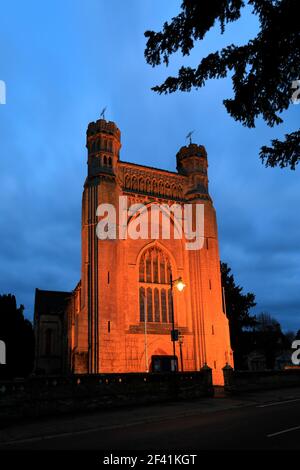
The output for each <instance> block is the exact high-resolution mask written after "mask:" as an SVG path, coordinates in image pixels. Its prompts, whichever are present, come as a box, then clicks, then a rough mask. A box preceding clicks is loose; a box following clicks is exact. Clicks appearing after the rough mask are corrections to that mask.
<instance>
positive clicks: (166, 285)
mask: <svg viewBox="0 0 300 470" xmlns="http://www.w3.org/2000/svg"><path fill="white" fill-rule="evenodd" d="M170 279H171V263H170V260H169V258H168V256H167V255H166V254H165V253H164V252H163V251H162V250H160V249H159V248H157V247H151V248H149V249H148V250H147V251H145V253H143V255H142V257H141V260H140V265H139V306H140V321H141V322H144V321H145V314H146V321H147V322H156V323H171V322H172V303H171V302H172V297H171V290H170Z"/></svg>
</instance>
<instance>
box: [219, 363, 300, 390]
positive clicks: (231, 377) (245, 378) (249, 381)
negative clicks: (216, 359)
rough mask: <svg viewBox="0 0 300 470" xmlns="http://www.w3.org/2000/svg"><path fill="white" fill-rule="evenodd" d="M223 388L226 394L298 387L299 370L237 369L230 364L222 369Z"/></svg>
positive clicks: (299, 382)
mask: <svg viewBox="0 0 300 470" xmlns="http://www.w3.org/2000/svg"><path fill="white" fill-rule="evenodd" d="M223 372H224V389H225V392H226V393H228V394H238V393H243V392H251V391H255V390H271V389H278V388H285V387H296V386H298V387H300V370H299V369H287V370H266V371H238V370H233V369H232V368H231V367H230V366H226V367H224V369H223Z"/></svg>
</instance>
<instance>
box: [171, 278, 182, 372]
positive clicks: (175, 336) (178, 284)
mask: <svg viewBox="0 0 300 470" xmlns="http://www.w3.org/2000/svg"><path fill="white" fill-rule="evenodd" d="M173 286H175V287H176V288H177V289H178V290H179V292H182V291H183V289H184V288H185V284H184V282H183V280H182V277H179V278H178V279H175V280H174V281H173V278H172V273H171V274H170V287H171V309H172V330H171V341H172V343H173V361H174V372H176V369H177V367H176V350H175V342H176V341H178V330H175V318H174V300H173Z"/></svg>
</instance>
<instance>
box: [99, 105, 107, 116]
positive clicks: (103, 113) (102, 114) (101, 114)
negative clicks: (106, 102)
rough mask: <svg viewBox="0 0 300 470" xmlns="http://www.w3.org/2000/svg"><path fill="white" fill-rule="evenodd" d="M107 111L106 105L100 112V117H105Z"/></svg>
mask: <svg viewBox="0 0 300 470" xmlns="http://www.w3.org/2000/svg"><path fill="white" fill-rule="evenodd" d="M105 111H106V106H105V108H103V109H102V111H101V113H100V117H101V118H102V119H105Z"/></svg>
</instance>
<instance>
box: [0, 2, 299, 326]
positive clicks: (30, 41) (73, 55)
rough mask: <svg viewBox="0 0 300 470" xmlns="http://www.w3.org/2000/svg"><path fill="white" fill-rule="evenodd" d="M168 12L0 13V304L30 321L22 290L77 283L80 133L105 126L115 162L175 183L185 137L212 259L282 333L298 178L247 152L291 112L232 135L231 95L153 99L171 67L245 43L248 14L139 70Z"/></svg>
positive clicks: (215, 87)
mask: <svg viewBox="0 0 300 470" xmlns="http://www.w3.org/2000/svg"><path fill="white" fill-rule="evenodd" d="M179 6H180V2H179V1H172V2H166V1H165V2H161V0H160V1H159V0H143V1H140V0H129V1H127V2H124V1H122V0H109V1H108V0H85V1H83V0H63V1H62V0H60V1H58V0H52V1H51V2H43V3H41V2H38V1H37V0H35V1H34V0H27V1H26V2H22V1H20V0H19V1H15V2H5V4H3V5H2V6H1V30H0V52H1V53H0V80H4V81H5V82H6V86H7V104H6V105H1V106H0V155H1V158H0V230H1V232H0V233H1V244H0V293H8V292H12V293H15V294H16V296H17V301H18V303H23V304H24V305H25V307H26V314H27V316H28V317H30V318H31V317H32V313H33V301H34V289H35V287H39V288H42V289H43V288H44V289H54V290H55V289H57V290H71V289H72V288H73V287H74V286H75V285H76V283H77V281H78V280H79V277H80V216H81V193H82V186H83V182H84V178H85V175H86V150H85V132H86V127H87V125H88V123H89V122H90V121H93V120H95V119H97V118H99V114H100V111H101V109H102V108H103V107H104V106H107V108H108V111H107V114H106V117H107V118H108V119H110V120H114V121H115V122H116V123H117V125H118V126H119V128H120V129H121V132H122V150H121V158H122V160H126V161H132V162H136V163H141V164H146V165H151V166H157V167H163V168H165V169H169V170H175V164H176V161H175V155H176V152H177V151H178V149H179V148H180V147H181V146H182V145H184V144H185V136H186V134H187V132H188V131H189V130H192V129H195V134H194V140H195V141H196V142H197V143H199V144H203V145H205V147H206V149H207V152H208V157H209V178H210V193H211V195H212V197H213V200H214V205H215V207H216V210H217V216H218V226H219V239H220V252H221V258H222V260H224V261H226V262H228V263H229V265H230V266H231V267H232V270H233V273H234V275H235V277H236V281H237V282H238V283H239V284H240V285H242V286H243V287H244V289H245V291H250V292H254V293H255V294H256V300H257V307H256V309H255V312H261V311H268V312H269V313H270V314H271V315H273V316H275V317H276V318H277V319H278V320H279V321H280V322H281V324H282V326H283V328H284V329H285V330H287V329H294V330H297V329H300V321H299V311H300V285H299V279H300V267H299V265H300V263H299V261H300V220H299V216H298V213H299V210H298V208H299V205H300V186H299V182H298V181H299V170H298V171H297V170H296V171H295V172H292V171H290V170H280V169H266V168H264V167H263V166H262V164H261V162H260V160H259V158H258V152H259V148H260V147H261V145H263V144H268V143H269V141H270V139H272V138H275V137H279V138H281V137H282V136H283V135H284V133H285V132H290V131H293V130H295V129H296V128H297V125H298V123H299V112H300V106H292V107H291V108H290V109H289V110H288V111H287V112H286V113H284V118H285V123H284V124H283V125H281V126H279V127H277V128H273V129H271V128H268V127H267V126H266V124H265V123H264V122H262V121H258V123H257V127H256V129H251V130H250V129H247V128H244V127H242V125H241V124H240V123H237V122H235V121H233V120H232V118H230V116H229V115H228V114H227V113H226V110H225V108H224V106H223V104H222V100H223V99H224V98H227V97H230V96H231V94H232V91H231V82H230V80H229V79H226V80H214V81H210V82H208V83H207V86H206V87H205V88H203V89H201V90H198V91H193V92H191V93H175V94H172V95H167V96H159V95H156V94H154V93H153V92H152V91H151V86H154V85H156V84H158V83H161V82H162V81H163V80H164V79H165V78H166V76H167V75H170V74H172V73H176V70H177V68H178V66H179V65H180V64H181V63H184V64H191V65H194V64H197V62H199V60H200V59H201V57H203V56H204V55H206V54H207V53H209V52H210V51H214V50H217V49H219V48H220V47H222V46H224V45H226V44H229V43H232V42H234V43H236V44H243V43H244V42H246V41H247V40H248V39H249V38H251V37H252V36H253V35H254V34H255V33H256V31H257V21H256V18H255V17H254V16H252V15H251V12H250V11H245V13H244V15H243V17H242V19H241V20H240V21H239V22H237V23H234V24H232V25H230V26H229V27H228V30H227V32H226V33H225V34H224V35H223V36H221V35H220V28H219V26H216V27H215V28H214V29H213V30H211V31H210V32H209V34H208V35H207V38H206V39H205V41H203V42H202V43H200V44H199V45H197V47H196V48H195V50H194V51H193V53H192V55H191V56H190V57H188V58H184V59H182V58H181V57H180V54H177V55H175V56H174V58H173V59H172V60H171V63H170V66H169V68H168V69H166V68H165V67H164V66H161V67H158V68H155V69H153V68H151V67H150V66H149V65H147V64H146V62H145V59H144V48H145V38H144V31H145V30H147V29H154V30H158V29H160V28H161V25H162V24H163V22H164V21H165V20H168V19H170V18H171V17H172V16H175V15H176V14H177V13H178V11H179Z"/></svg>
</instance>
